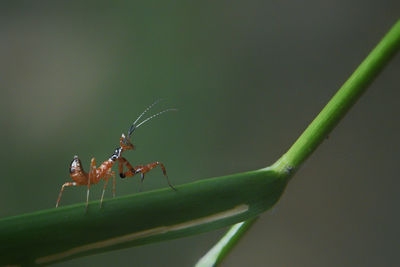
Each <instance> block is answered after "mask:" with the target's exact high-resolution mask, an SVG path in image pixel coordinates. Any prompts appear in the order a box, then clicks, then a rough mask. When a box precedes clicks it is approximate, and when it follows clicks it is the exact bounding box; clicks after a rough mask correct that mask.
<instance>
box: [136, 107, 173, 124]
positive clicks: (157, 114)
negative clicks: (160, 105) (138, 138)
mask: <svg viewBox="0 0 400 267" xmlns="http://www.w3.org/2000/svg"><path fill="white" fill-rule="evenodd" d="M176 110H178V109H176V108H169V109H166V110H163V111H160V112H158V113H156V114H154V115H152V116H150V117H148V118H147V119H145V120H144V121H142V122H141V123H139V124H138V125H137V126H136V127H135V128H139V126H140V125H142V124H143V123H145V122H147V121H149V120H151V119H153V118H155V117H157V116H159V115H161V114H163V113H165V112H167V111H176Z"/></svg>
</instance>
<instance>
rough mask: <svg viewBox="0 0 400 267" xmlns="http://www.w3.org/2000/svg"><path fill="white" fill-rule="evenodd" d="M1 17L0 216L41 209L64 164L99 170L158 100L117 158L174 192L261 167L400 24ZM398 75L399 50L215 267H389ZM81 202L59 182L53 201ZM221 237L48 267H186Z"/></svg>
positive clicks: (242, 13) (252, 7)
mask: <svg viewBox="0 0 400 267" xmlns="http://www.w3.org/2000/svg"><path fill="white" fill-rule="evenodd" d="M0 7H1V8H0V88H1V98H0V99H1V113H0V120H1V121H0V123H1V131H0V147H1V150H0V154H1V161H0V162H1V163H0V164H1V170H2V174H1V186H0V216H1V217H6V216H11V215H17V214H20V213H25V212H32V211H36V210H40V209H47V208H52V207H53V206H54V205H55V202H56V198H57V195H58V192H59V189H60V186H61V185H62V184H63V183H64V182H66V181H69V179H70V178H69V176H68V165H69V163H70V161H71V159H72V157H73V156H74V155H75V154H77V155H79V156H80V158H81V159H82V161H83V164H84V165H85V167H86V169H87V168H88V166H89V162H90V158H91V157H96V159H97V161H98V162H101V161H103V160H105V159H106V158H108V157H109V156H110V154H111V153H112V152H113V150H114V148H115V147H117V146H118V140H119V137H120V134H121V133H122V132H125V131H126V130H127V129H128V127H129V124H130V123H131V122H132V121H133V120H134V119H135V118H136V116H137V115H138V114H139V113H140V112H141V111H142V110H143V109H144V108H145V107H146V106H147V105H149V104H150V103H152V102H153V101H154V100H155V99H157V98H166V99H165V101H163V103H162V104H161V105H160V107H158V108H156V109H155V110H161V109H162V108H166V107H177V108H178V109H179V112H176V113H169V114H165V115H163V116H162V117H160V118H158V119H155V120H153V121H152V122H150V123H148V124H147V125H145V126H143V127H141V128H140V129H139V130H137V132H136V133H135V135H134V143H135V144H136V146H137V149H136V151H134V152H129V153H128V154H126V157H127V158H128V159H129V160H130V161H131V162H133V163H135V164H143V163H148V162H152V161H155V160H159V161H162V162H164V163H165V164H166V166H167V170H168V173H169V176H170V179H171V180H172V182H173V184H176V185H178V184H183V183H188V182H191V181H195V180H198V179H203V178H208V177H212V176H219V175H224V174H230V173H236V172H241V171H246V170H252V169H257V168H261V167H264V166H267V165H269V164H271V163H273V162H274V161H275V160H276V159H277V158H278V157H279V156H280V155H281V154H283V153H284V152H285V151H286V150H287V149H288V148H289V147H290V145H291V144H292V143H293V142H294V141H295V139H296V138H297V137H298V136H299V134H300V133H301V132H302V131H303V130H304V129H305V127H306V126H307V125H308V123H309V122H310V121H311V120H312V119H313V118H314V116H315V115H316V114H317V113H318V112H319V111H320V110H321V108H322V107H323V106H324V105H325V104H326V102H327V101H328V100H329V99H330V97H331V96H332V95H333V94H334V93H335V92H336V90H337V89H338V88H339V87H340V85H341V84H342V83H343V82H344V81H345V80H346V79H347V78H348V77H349V75H350V74H351V73H352V71H353V70H354V69H355V68H356V67H357V66H358V65H359V64H360V62H361V61H362V60H363V59H364V58H365V56H366V55H367V54H368V52H369V51H370V50H371V49H372V48H373V47H374V46H375V45H376V44H377V42H378V41H379V40H380V39H381V37H382V36H383V35H384V34H385V32H387V31H388V30H389V28H390V27H391V25H393V24H394V23H395V21H396V20H397V19H398V18H399V14H400V12H399V11H400V1H398V0H393V1H371V0H367V1H365V0H364V1H348V0H346V1H344V0H338V1H315V0H313V1H274V0H273V1H197V2H193V1H132V2H128V1H86V3H82V2H81V1H76V2H73V1H64V2H61V1H57V2H54V1H49V2H44V1H33V2H29V1H28V2H23V4H22V3H16V2H14V1H13V2H9V3H7V2H5V1H2V2H1V4H0ZM399 71H400V58H399V56H397V57H396V58H395V59H394V60H393V61H392V62H391V64H390V65H388V66H387V68H386V69H385V70H384V72H383V73H382V74H381V75H380V76H379V77H378V79H377V80H376V81H375V82H374V83H373V85H372V86H371V88H370V89H369V91H368V92H367V93H366V94H365V95H364V96H363V97H362V99H361V100H360V101H359V102H358V103H357V105H356V106H355V107H354V108H353V109H352V110H351V112H350V113H349V114H348V116H346V117H345V119H344V120H343V121H342V122H341V123H340V125H339V126H338V127H337V128H336V129H335V130H334V132H333V133H332V134H331V135H330V138H329V139H328V140H326V141H325V142H324V144H323V145H322V146H321V147H320V148H319V149H318V150H317V151H316V152H315V153H314V154H313V155H312V157H311V158H310V159H309V160H308V161H307V162H306V163H305V164H304V165H303V168H302V169H301V170H300V171H299V172H298V173H297V175H296V176H295V178H294V179H293V180H292V181H291V183H290V184H289V186H288V188H287V190H286V192H285V194H284V195H283V197H282V199H281V200H280V202H279V204H278V205H277V206H276V207H275V208H274V209H273V210H272V211H269V212H267V213H266V214H264V215H262V217H261V219H260V220H259V221H258V222H257V223H256V224H255V225H254V227H253V228H252V229H251V230H250V232H249V233H248V234H247V235H246V236H245V237H244V238H243V239H242V241H241V242H240V243H239V245H238V246H237V247H236V248H235V249H234V251H233V253H232V254H231V255H229V257H228V258H227V260H226V261H225V262H224V264H223V266H399V265H400V259H399V257H398V255H399V248H400V241H399V240H400V230H399V225H400V215H399V204H400V194H399V187H400V179H399V170H398V169H399V159H400V156H399V147H400V146H399V145H400V141H399V138H398V136H399V130H400V124H399V115H400V105H399V104H398V103H399V98H400V91H399V90H398V89H399V84H400V81H399V73H400V72H399ZM147 177H148V178H147V179H146V181H145V184H144V190H151V189H155V188H160V187H165V186H166V184H165V181H164V180H163V178H162V175H161V172H159V171H157V170H154V171H153V172H152V173H151V174H149V175H148V176H147ZM138 185H139V183H138V180H136V179H132V180H129V181H125V180H118V181H117V194H118V195H125V194H129V193H134V192H137V190H138ZM100 194H101V186H97V187H93V190H92V193H91V197H92V199H98V198H99V197H100ZM110 196H111V190H110V191H108V192H107V197H110ZM84 199H85V188H68V189H67V190H66V191H65V193H64V196H63V199H62V203H61V205H67V204H71V203H77V202H83V201H84ZM210 205H212V203H210ZM121 219H122V218H121ZM110 227H117V226H116V225H110ZM223 233H224V230H223V229H221V230H219V231H215V232H210V233H206V234H202V235H199V236H193V237H188V238H183V239H179V240H173V241H170V242H165V243H157V244H151V245H147V246H143V247H134V248H130V249H125V250H120V251H115V252H110V253H106V254H101V255H96V256H90V257H84V258H79V259H76V260H72V261H69V262H65V263H61V264H58V265H57V266H76V265H80V266H94V265H96V266H110V265H118V266H132V265H134V266H191V265H193V264H194V263H195V262H196V260H197V259H198V258H199V257H201V256H202V255H203V254H204V253H205V252H206V251H207V250H208V249H209V248H210V247H211V246H212V245H213V244H214V243H215V242H216V241H217V240H218V239H219V238H220V236H221V235H222V234H223ZM82 234H83V235H84V234H85V233H84V231H82ZM21 253H23V252H21Z"/></svg>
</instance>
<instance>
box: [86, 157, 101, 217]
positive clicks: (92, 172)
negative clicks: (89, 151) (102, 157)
mask: <svg viewBox="0 0 400 267" xmlns="http://www.w3.org/2000/svg"><path fill="white" fill-rule="evenodd" d="M98 179H99V178H98V177H96V159H95V158H92V160H91V162H90V171H89V178H88V183H87V186H88V188H87V193H86V212H87V210H88V205H89V191H90V183H91V182H92V180H93V182H94V183H96V180H98Z"/></svg>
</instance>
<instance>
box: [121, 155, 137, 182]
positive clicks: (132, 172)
mask: <svg viewBox="0 0 400 267" xmlns="http://www.w3.org/2000/svg"><path fill="white" fill-rule="evenodd" d="M124 164H125V165H126V168H127V169H128V171H126V172H124ZM118 170H119V176H120V177H121V178H125V177H130V176H134V175H135V169H134V168H133V167H132V165H131V164H130V163H129V162H128V161H127V160H126V159H125V158H124V157H120V158H118Z"/></svg>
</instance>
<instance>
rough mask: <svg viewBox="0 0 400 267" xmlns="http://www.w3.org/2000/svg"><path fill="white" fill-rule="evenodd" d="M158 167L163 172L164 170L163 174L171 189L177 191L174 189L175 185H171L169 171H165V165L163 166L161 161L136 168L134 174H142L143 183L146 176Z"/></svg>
mask: <svg viewBox="0 0 400 267" xmlns="http://www.w3.org/2000/svg"><path fill="white" fill-rule="evenodd" d="M157 166H160V168H161V170H162V172H163V174H164V176H165V178H166V179H167V183H168V185H169V187H171V188H172V189H173V190H175V191H176V188H175V187H173V185H172V184H171V183H170V181H169V179H168V175H167V170H166V169H165V166H164V164H162V163H161V162H159V161H156V162H153V163H149V164H147V165H141V166H136V167H135V168H134V174H136V173H140V174H141V182H143V180H144V175H145V174H146V173H147V172H149V171H150V170H151V169H153V168H155V167H157Z"/></svg>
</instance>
